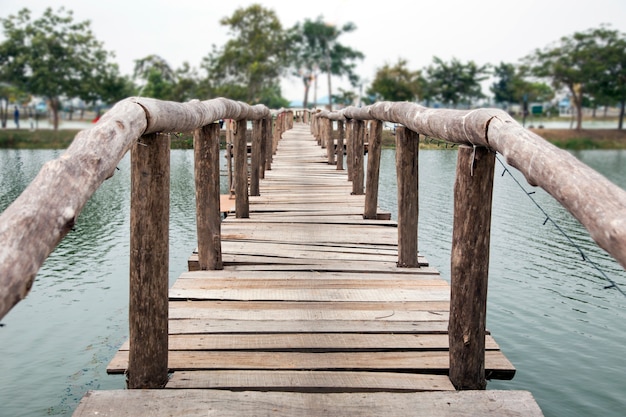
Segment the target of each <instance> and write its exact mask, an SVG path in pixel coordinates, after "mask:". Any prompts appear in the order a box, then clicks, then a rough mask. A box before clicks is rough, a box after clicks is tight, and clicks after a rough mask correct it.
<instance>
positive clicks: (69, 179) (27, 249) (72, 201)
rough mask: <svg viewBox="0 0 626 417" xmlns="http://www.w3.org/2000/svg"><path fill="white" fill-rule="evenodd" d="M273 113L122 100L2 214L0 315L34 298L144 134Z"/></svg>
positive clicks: (234, 104) (218, 102)
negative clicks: (85, 213) (49, 263)
mask: <svg viewBox="0 0 626 417" xmlns="http://www.w3.org/2000/svg"><path fill="white" fill-rule="evenodd" d="M271 116H272V114H271V112H270V110H269V109H268V108H267V107H265V106H264V105H255V106H250V105H248V104H245V103H242V102H238V101H233V100H229V99H225V98H216V99H212V100H207V101H199V100H192V101H190V102H187V103H176V102H169V101H161V100H155V99H151V98H144V97H130V98H127V99H124V100H122V101H120V102H118V103H116V104H115V106H113V108H111V109H110V110H109V111H108V112H106V113H105V114H104V115H103V116H102V118H101V119H100V120H99V121H98V123H96V124H95V125H94V126H93V127H91V128H89V129H86V130H83V131H81V132H79V133H78V134H77V135H76V137H75V139H74V141H73V142H72V144H71V145H70V146H69V147H68V148H67V149H66V151H65V152H64V153H63V155H61V156H60V157H59V158H57V159H54V160H52V161H49V162H47V163H46V164H44V166H43V167H42V169H41V171H40V172H39V174H38V175H37V176H36V177H35V179H34V180H33V181H32V182H31V183H30V184H29V186H28V187H27V188H26V189H25V190H24V192H23V193H22V194H21V195H20V196H19V197H18V198H17V199H16V200H15V201H14V202H13V203H12V204H11V205H10V206H9V207H7V209H6V210H5V211H4V212H3V213H1V214H0V271H2V272H1V274H0V318H2V317H4V315H6V313H7V312H8V311H9V310H10V309H11V308H12V307H13V306H14V305H15V304H17V303H18V302H19V301H20V300H22V299H23V298H24V297H26V295H27V294H28V292H29V290H30V288H31V286H32V285H33V281H34V279H35V276H36V274H37V272H38V271H39V268H40V267H41V265H42V264H43V262H44V261H45V259H46V258H47V257H48V255H49V254H50V253H51V252H52V251H53V250H54V248H55V247H56V246H57V244H58V243H59V242H60V241H61V239H62V238H63V237H64V236H65V235H66V234H67V233H68V232H69V231H70V230H71V229H72V227H73V225H74V223H75V222H76V219H77V217H78V215H79V214H80V212H81V211H82V209H83V207H84V205H85V204H86V203H87V200H89V198H90V197H91V196H92V195H93V193H94V192H95V191H96V190H97V189H98V187H100V185H101V184H102V183H103V182H104V181H105V180H106V179H107V178H110V177H111V176H112V175H113V173H114V172H115V169H116V167H117V165H118V163H119V162H120V161H121V159H122V158H123V157H124V155H125V154H126V153H127V152H128V151H129V150H130V148H131V147H132V146H133V145H134V144H135V143H136V142H137V141H138V140H139V139H140V138H141V137H142V136H143V135H147V134H150V133H169V132H188V131H193V130H195V129H198V128H201V127H202V126H205V125H208V124H211V123H213V122H215V121H218V120H219V119H235V120H243V119H247V120H259V119H263V118H268V117H271Z"/></svg>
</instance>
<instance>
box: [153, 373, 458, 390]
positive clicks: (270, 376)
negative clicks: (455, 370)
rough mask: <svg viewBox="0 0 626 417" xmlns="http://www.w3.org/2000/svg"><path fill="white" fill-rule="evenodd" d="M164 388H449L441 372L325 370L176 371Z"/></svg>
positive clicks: (445, 377)
mask: <svg viewBox="0 0 626 417" xmlns="http://www.w3.org/2000/svg"><path fill="white" fill-rule="evenodd" d="M165 388H168V389H191V388H195V389H198V388H201V389H236V390H262V391H299V392H320V391H323V392H371V391H383V392H420V391H453V390H454V386H453V385H452V384H451V383H450V380H449V379H448V377H447V376H445V375H428V374H408V373H390V372H328V371H178V372H174V373H173V374H172V377H171V378H170V380H169V381H168V383H167V385H166V386H165Z"/></svg>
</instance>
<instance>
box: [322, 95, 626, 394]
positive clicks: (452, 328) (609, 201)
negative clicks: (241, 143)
mask: <svg viewBox="0 0 626 417" xmlns="http://www.w3.org/2000/svg"><path fill="white" fill-rule="evenodd" d="M331 121H335V122H336V124H337V126H338V128H337V130H338V133H337V134H336V135H334V134H333V133H332V127H331V124H330V123H331ZM364 121H371V123H372V124H371V129H370V136H369V140H368V146H369V147H368V151H369V153H370V155H369V158H368V172H367V175H368V182H367V184H368V189H367V190H366V209H365V213H364V217H367V218H371V216H372V210H373V207H375V202H376V200H377V198H378V196H377V193H378V184H377V176H378V174H377V173H372V172H370V171H371V170H378V167H379V158H380V153H379V150H378V148H379V147H380V130H379V129H380V123H382V122H392V123H399V124H401V125H402V127H399V128H398V129H397V130H396V152H397V154H396V155H397V156H396V170H397V180H398V266H400V267H415V266H417V265H418V263H417V240H418V233H417V217H418V212H417V210H418V209H417V207H418V194H417V189H418V169H417V168H418V167H417V162H418V137H419V135H426V136H429V137H434V138H438V139H441V140H445V141H448V142H453V143H456V144H459V145H460V146H459V151H458V160H457V169H456V181H455V185H454V219H453V233H452V248H451V269H450V274H451V277H450V279H451V300H450V321H449V343H450V379H451V381H452V383H453V384H454V385H455V387H457V389H484V388H485V385H486V380H485V364H484V351H485V317H486V304H487V278H488V272H489V241H490V227H491V199H492V189H493V176H494V165H495V153H496V152H497V153H500V154H501V155H503V156H504V158H505V159H506V162H507V163H508V164H509V165H511V166H513V167H515V168H517V169H518V170H519V171H520V172H521V173H522V174H523V175H524V176H525V177H526V179H527V181H528V182H529V183H530V184H531V185H534V186H539V187H541V188H543V189H544V190H545V191H547V192H548V193H549V194H550V195H552V196H553V197H554V198H555V199H556V200H557V201H558V202H560V203H561V205H562V206H563V207H565V208H566V209H567V210H568V211H569V212H570V213H571V214H572V215H573V216H574V217H575V218H576V219H578V220H579V221H580V223H581V224H582V225H583V226H584V227H585V228H586V229H587V230H588V231H589V232H590V234H591V236H592V238H593V239H594V240H595V241H596V243H598V245H599V246H600V247H602V248H603V249H605V250H606V251H607V252H608V253H609V254H611V255H612V256H613V257H614V258H615V259H616V260H617V261H618V262H619V263H620V264H621V265H622V267H624V268H626V191H624V190H622V189H621V188H619V187H618V186H616V185H614V184H613V183H611V182H610V181H609V180H607V179H606V178H605V177H603V176H602V175H600V174H599V173H597V172H596V171H594V170H593V169H591V168H589V167H588V166H586V165H585V164H583V163H582V162H580V161H579V160H578V159H576V158H575V157H573V156H572V155H570V154H569V153H568V152H566V151H564V150H561V149H559V148H557V147H555V146H553V145H551V144H550V143H549V142H547V141H545V140H544V139H543V138H541V137H540V136H538V135H536V134H534V133H532V132H530V131H528V130H526V129H524V128H523V127H522V126H520V125H519V124H518V123H517V122H516V121H515V120H513V119H512V118H511V117H510V116H509V115H508V114H507V113H505V112H503V111H500V110H497V109H476V110H469V111H460V110H434V109H429V108H425V107H422V106H419V105H416V104H411V103H390V102H380V103H376V104H373V105H371V106H367V107H362V108H355V107H349V108H346V109H343V110H341V111H337V112H328V111H321V112H319V113H317V114H315V115H314V117H313V122H312V127H311V129H312V132H313V134H314V135H316V137H318V138H319V141H320V143H324V144H325V146H326V147H327V148H328V149H329V151H328V162H329V163H330V164H333V163H337V168H338V169H341V168H340V166H341V163H342V162H341V159H342V158H343V144H342V141H343V136H344V124H345V125H346V126H347V127H346V128H345V131H346V137H347V138H348V144H347V146H346V150H347V152H346V153H347V163H346V165H347V167H348V173H349V177H350V178H351V179H352V181H353V182H355V184H353V187H354V188H353V192H354V193H362V192H363V174H362V172H363V163H362V160H361V159H360V158H361V157H362V155H363V142H364V139H363V136H364V129H363V123H364ZM335 136H338V137H339V138H338V139H336V141H337V146H336V148H334V143H333V141H334V140H335V139H334V137H335ZM331 149H336V150H337V152H336V153H333V152H331ZM336 158H339V159H337V162H335V159H336ZM374 182H376V183H374Z"/></svg>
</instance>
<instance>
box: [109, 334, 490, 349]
mask: <svg viewBox="0 0 626 417" xmlns="http://www.w3.org/2000/svg"><path fill="white" fill-rule="evenodd" d="M485 346H486V348H487V350H498V349H499V347H498V344H497V343H496V342H495V340H494V339H493V337H491V336H487V337H486V339H485ZM128 348H129V343H128V341H126V342H124V344H123V345H122V346H121V347H120V349H119V350H128ZM169 349H170V350H264V351H273V350H276V351H286V350H289V351H298V350H306V351H315V350H324V351H328V352H333V351H356V350H390V349H392V350H404V351H406V350H445V349H448V335H445V334H375V333H370V334H364V333H344V334H341V335H337V334H335V333H316V334H314V333H278V334H276V333H266V334H237V335H231V334H229V335H225V334H212V335H207V334H191V335H189V334H185V335H170V337H169Z"/></svg>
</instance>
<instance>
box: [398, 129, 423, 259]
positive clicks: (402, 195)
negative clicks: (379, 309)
mask: <svg viewBox="0 0 626 417" xmlns="http://www.w3.org/2000/svg"><path fill="white" fill-rule="evenodd" d="M418 152H419V135H418V134H417V133H415V132H413V131H412V130H409V129H407V128H406V127H404V126H401V127H398V128H397V129H396V176H397V179H398V266H399V267H403V268H417V267H419V262H418V260H417V223H418V214H419V206H418V202H419V195H418V190H419V181H418V177H419V175H418V174H419V171H418V156H419V155H418Z"/></svg>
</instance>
